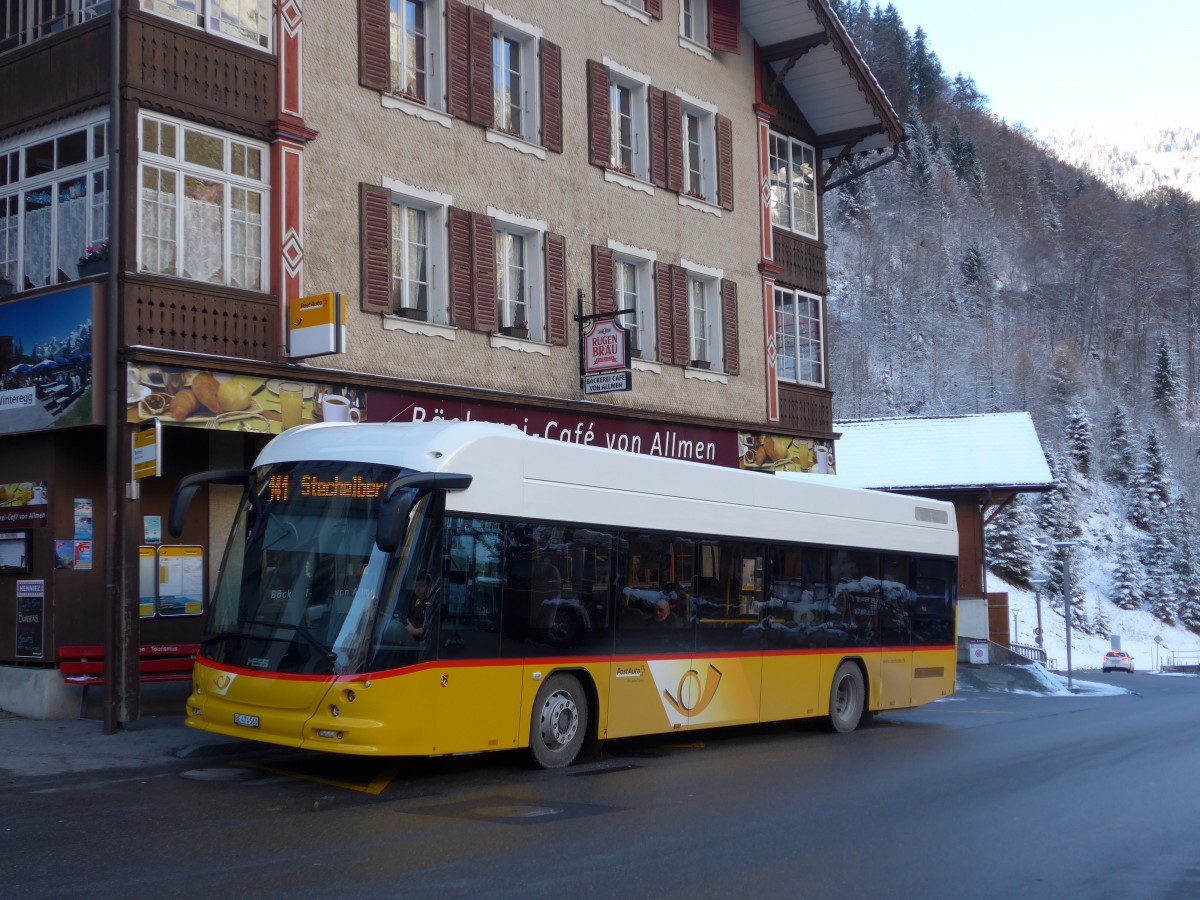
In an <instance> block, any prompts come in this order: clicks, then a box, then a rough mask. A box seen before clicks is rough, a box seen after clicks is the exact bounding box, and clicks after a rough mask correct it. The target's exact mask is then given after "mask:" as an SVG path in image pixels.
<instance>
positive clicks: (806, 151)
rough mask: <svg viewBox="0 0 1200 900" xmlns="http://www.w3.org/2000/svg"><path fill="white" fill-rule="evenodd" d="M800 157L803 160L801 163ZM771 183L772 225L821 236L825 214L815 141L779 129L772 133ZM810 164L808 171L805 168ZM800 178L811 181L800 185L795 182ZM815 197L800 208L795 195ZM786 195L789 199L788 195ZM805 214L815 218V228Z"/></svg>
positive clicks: (813, 223) (769, 155)
mask: <svg viewBox="0 0 1200 900" xmlns="http://www.w3.org/2000/svg"><path fill="white" fill-rule="evenodd" d="M797 157H799V160H800V161H799V163H797ZM767 160H768V163H767V164H768V173H767V177H768V187H769V191H770V200H769V201H768V205H769V207H770V211H771V227H773V228H779V229H782V230H784V231H790V232H793V233H794V234H799V235H803V236H804V237H808V238H812V239H813V240H819V239H820V229H821V215H820V212H821V210H820V205H819V198H818V195H817V151H816V148H815V147H813V146H812V145H811V144H807V143H805V142H804V141H801V140H798V139H797V138H794V137H790V136H789V135H786V134H782V133H781V132H778V131H770V132H769V133H768V156H767ZM806 167H807V172H805V168H806ZM797 179H807V182H808V184H807V185H802V186H801V187H799V188H796V187H791V188H789V184H791V185H795V183H796V181H797ZM800 192H803V195H804V196H806V197H809V198H811V202H810V204H809V208H805V209H801V210H798V209H797V205H796V203H795V197H796V194H797V193H800ZM784 198H786V200H785V199H784ZM798 213H800V214H803V218H804V219H806V220H809V219H811V229H809V228H807V227H806V225H807V224H809V222H808V221H806V222H800V221H798V220H799V218H800V217H801V216H800V215H798Z"/></svg>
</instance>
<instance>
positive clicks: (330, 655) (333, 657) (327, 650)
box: [277, 622, 337, 664]
mask: <svg viewBox="0 0 1200 900" xmlns="http://www.w3.org/2000/svg"><path fill="white" fill-rule="evenodd" d="M277 624H278V626H279V627H280V628H291V629H292V630H293V631H295V632H296V634H298V635H300V637H302V638H304V640H306V641H308V643H309V644H311V645H312V646H313V647H315V648H316V649H317V650H319V651H321V655H322V656H324V657H325V658H326V659H327V660H329V662H330V664H332V663H335V662H337V654H336V653H334V652H333V648H332V647H326V646H325V645H324V644H323V643H321V641H320V639H319V638H318V637H317V636H316V635H315V634H313V633H312V629H311V628H309V627H308V626H307V625H293V624H292V623H291V622H279V623H277Z"/></svg>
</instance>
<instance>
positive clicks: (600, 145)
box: [587, 59, 612, 169]
mask: <svg viewBox="0 0 1200 900" xmlns="http://www.w3.org/2000/svg"><path fill="white" fill-rule="evenodd" d="M587 73H588V161H589V162H590V163H591V164H592V165H593V166H599V167H600V168H602V169H607V168H608V166H609V162H610V161H611V159H612V133H611V127H612V125H611V120H610V118H609V109H608V82H609V78H610V75H609V72H608V66H606V65H604V63H598V62H596V61H595V60H594V59H589V60H588V62H587Z"/></svg>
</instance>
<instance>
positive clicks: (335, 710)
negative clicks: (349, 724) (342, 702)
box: [329, 706, 342, 719]
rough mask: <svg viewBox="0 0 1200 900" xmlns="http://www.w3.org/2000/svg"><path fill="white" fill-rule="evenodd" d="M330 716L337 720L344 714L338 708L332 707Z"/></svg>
mask: <svg viewBox="0 0 1200 900" xmlns="http://www.w3.org/2000/svg"><path fill="white" fill-rule="evenodd" d="M329 714H330V715H331V716H333V717H334V718H335V719H336V718H337V717H338V716H340V715H341V714H342V711H341V710H340V709H338V708H337V707H336V706H331V707H329Z"/></svg>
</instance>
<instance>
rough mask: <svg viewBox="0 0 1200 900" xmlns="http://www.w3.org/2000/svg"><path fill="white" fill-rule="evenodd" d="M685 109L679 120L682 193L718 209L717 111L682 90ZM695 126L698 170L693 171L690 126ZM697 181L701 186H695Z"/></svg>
mask: <svg viewBox="0 0 1200 900" xmlns="http://www.w3.org/2000/svg"><path fill="white" fill-rule="evenodd" d="M675 95H676V96H677V97H678V98H679V100H680V105H681V108H682V112H681V119H680V133H681V144H682V150H683V160H682V162H683V190H682V192H681V193H682V194H683V195H685V196H687V197H690V198H691V199H693V200H698V201H700V202H701V203H707V204H709V205H710V206H716V205H717V201H718V197H717V108H716V107H715V106H713V105H712V104H711V103H705V102H704V101H703V100H699V99H697V98H695V97H692V96H690V95H688V94H686V93H684V92H683V91H680V90H676V91H675ZM690 121H694V122H695V123H696V141H695V150H696V153H697V154H698V156H699V159H698V160H696V162H697V163H698V171H697V172H693V168H692V163H693V160H692V149H693V142H692V139H691V135H690V133H689V132H690V129H689V123H690ZM697 178H698V181H699V184H694V183H693V182H694V181H696V180H697Z"/></svg>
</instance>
